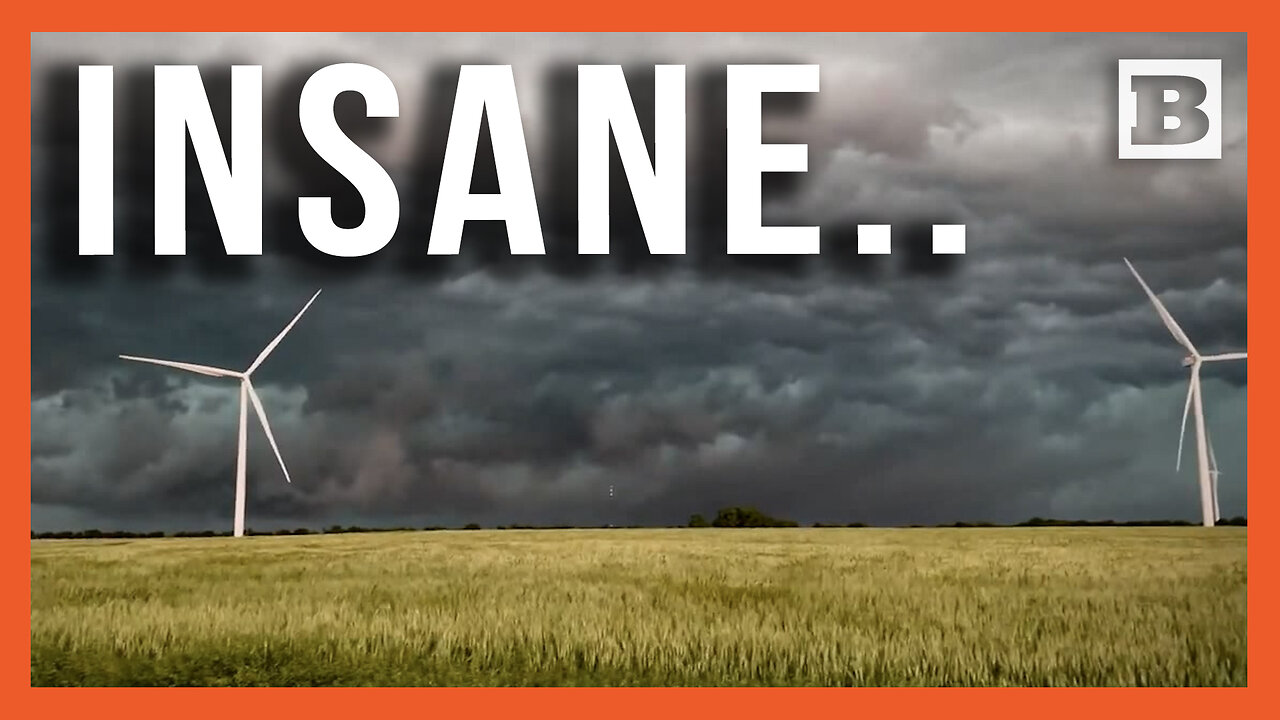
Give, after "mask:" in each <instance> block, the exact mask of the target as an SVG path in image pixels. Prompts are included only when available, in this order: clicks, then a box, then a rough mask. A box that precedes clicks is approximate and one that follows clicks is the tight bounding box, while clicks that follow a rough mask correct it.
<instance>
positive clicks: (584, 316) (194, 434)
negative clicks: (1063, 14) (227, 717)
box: [31, 35, 1247, 529]
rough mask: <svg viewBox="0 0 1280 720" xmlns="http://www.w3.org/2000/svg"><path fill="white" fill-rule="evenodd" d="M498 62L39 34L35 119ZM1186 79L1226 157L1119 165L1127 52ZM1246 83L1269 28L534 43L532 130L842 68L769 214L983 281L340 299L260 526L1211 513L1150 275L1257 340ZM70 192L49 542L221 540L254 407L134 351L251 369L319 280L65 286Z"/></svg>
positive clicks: (1234, 395) (517, 52) (459, 289)
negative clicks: (892, 239) (814, 69)
mask: <svg viewBox="0 0 1280 720" xmlns="http://www.w3.org/2000/svg"><path fill="white" fill-rule="evenodd" d="M73 49H74V50H73ZM483 49H484V46H483V45H482V44H481V43H480V41H479V40H478V39H477V38H468V37H460V38H437V37H429V38H412V37H399V36H398V37H392V38H378V39H373V38H368V37H361V36H338V37H316V36H296V37H293V36H289V37H282V38H274V39H272V41H271V42H270V43H268V42H267V41H266V40H264V39H262V38H252V37H250V38H246V37H229V38H227V37H204V36H200V37H189V38H181V39H174V38H166V37H159V38H154V39H152V40H149V41H143V42H139V41H138V40H137V39H131V40H128V41H124V40H120V39H113V38H108V37H98V38H90V39H83V38H66V37H56V36H35V37H33V66H34V69H33V87H36V88H37V91H36V96H35V98H34V99H33V101H34V103H35V104H34V110H33V112H34V113H35V117H34V118H33V121H34V122H35V123H36V124H37V125H39V124H40V123H39V121H40V112H41V110H40V108H41V105H40V91H39V90H38V88H39V86H40V83H39V82H38V79H39V78H40V77H41V75H40V73H41V72H42V68H47V67H48V66H49V65H50V64H53V63H57V62H60V61H63V60H66V59H72V58H74V59H77V60H78V59H85V58H86V57H88V58H90V59H93V60H96V61H114V62H118V63H126V62H130V61H136V62H158V61H161V59H164V60H165V61H169V60H177V61H184V62H185V61H201V62H205V61H208V62H221V61H224V60H226V59H229V58H246V57H247V58H250V59H252V60H253V61H254V62H261V63H262V64H263V65H264V66H266V68H267V70H268V71H270V69H271V68H272V67H273V65H275V64H283V63H287V62H288V60H289V59H291V58H298V57H302V56H314V57H327V58H335V57H336V58H338V59H342V60H358V61H362V62H369V63H371V64H374V65H376V66H378V67H380V68H382V69H383V70H384V71H386V72H388V74H390V75H391V76H392V77H393V79H395V80H396V82H397V87H398V89H400V91H401V93H402V98H401V102H402V108H404V109H405V110H406V111H409V110H410V109H413V108H418V107H419V106H420V105H421V102H419V101H418V100H417V99H416V98H412V97H411V96H412V94H413V93H414V92H417V91H418V90H419V89H420V88H421V86H422V79H421V77H420V72H421V68H423V67H426V66H428V65H430V64H431V63H433V62H436V61H439V60H442V59H443V60H453V59H456V58H457V57H459V56H467V55H470V56H474V55H475V54H476V52H477V51H478V50H483ZM1162 54H1164V55H1168V56H1180V55H1206V56H1212V57H1222V58H1223V59H1224V71H1225V78H1224V81H1225V86H1226V97H1225V107H1226V109H1227V119H1226V123H1225V124H1226V136H1225V137H1224V143H1225V145H1226V157H1225V158H1224V159H1223V160H1222V161H1219V162H1213V163H1164V164H1160V163H1137V164H1131V165H1125V164H1123V163H1118V162H1117V161H1115V160H1113V159H1110V158H1111V157H1113V156H1114V152H1113V149H1112V148H1113V142H1114V139H1113V137H1114V136H1113V133H1114V121H1108V118H1107V113H1108V112H1109V110H1108V106H1107V104H1106V100H1105V98H1106V97H1107V95H1108V93H1113V92H1114V79H1113V73H1114V60H1115V58H1117V57H1122V56H1129V55H1135V56H1161V55H1162ZM1244 55H1245V42H1244V38H1243V36H1194V37H1191V38H1177V37H1168V36H1110V35H1109V36H1037V37H1034V38H1031V37H1023V36H963V35H960V36H956V35H950V36H928V35H926V36H916V35H911V36H888V37H879V36H869V37H868V36H853V37H843V36H816V37H807V36H799V37H796V36H662V37H658V38H637V37H631V36H623V37H609V38H598V37H595V38H592V37H585V38H580V37H573V36H570V37H557V38H547V37H540V36H537V37H523V36H514V37H509V38H504V42H503V52H502V54H501V58H500V59H501V61H502V62H510V63H512V64H513V65H515V66H516V72H517V78H518V81H519V82H521V86H520V91H521V93H522V95H521V101H522V107H523V110H524V112H525V114H526V116H527V117H526V123H527V127H528V128H529V135H530V137H531V138H533V137H535V136H537V134H538V132H537V127H536V126H537V123H538V122H541V121H542V119H543V118H544V114H543V113H544V111H545V108H542V107H540V106H539V103H540V102H542V101H543V97H542V94H541V93H540V89H539V87H538V84H537V77H536V76H537V73H538V72H539V70H540V68H542V67H545V65H546V64H547V63H548V62H554V61H558V60H563V59H565V58H578V57H582V56H589V57H592V58H596V59H599V58H604V59H605V61H617V62H624V63H625V62H629V61H632V60H653V59H654V58H655V57H657V58H659V59H661V60H662V61H670V62H688V63H690V64H691V65H692V64H695V63H697V62H699V61H700V60H722V59H724V58H729V59H735V60H736V59H742V58H744V57H745V58H753V57H760V58H766V59H774V58H777V57H779V56H782V57H786V58H790V59H794V60H797V61H806V62H810V61H811V62H820V63H821V64H822V72H823V81H822V82H823V88H822V92H821V93H820V94H819V98H818V99H817V101H816V102H815V103H814V104H813V105H812V107H811V108H810V109H809V111H808V113H807V114H806V115H803V116H801V117H799V118H791V119H788V118H781V119H778V120H776V121H775V125H773V126H772V127H774V129H776V130H778V131H780V132H783V133H787V134H794V135H797V136H799V137H800V138H801V139H805V140H807V141H808V142H810V143H811V145H812V149H811V155H810V168H811V173H810V177H809V180H808V182H807V183H806V184H805V185H803V186H802V187H801V188H800V190H799V191H798V194H797V195H796V196H795V197H794V198H792V200H790V201H788V202H786V203H783V204H780V205H778V206H776V207H773V208H771V209H770V212H771V213H774V214H776V216H777V217H781V218H787V219H788V221H791V222H804V223H814V222H821V223H823V224H824V225H828V224H830V223H835V222H852V221H858V220H861V219H864V218H880V217H888V218H893V219H898V218H904V217H915V216H928V215H932V214H938V213H942V214H947V215H949V216H952V217H957V218H959V219H961V220H962V221H963V222H966V223H967V224H968V226H969V254H968V255H967V256H966V257H965V258H964V259H963V261H962V262H961V263H959V264H958V266H957V267H956V270H955V272H953V273H951V274H943V275H937V276H934V275H914V274H910V273H906V272H902V271H901V268H900V267H899V265H900V264H901V262H902V260H901V258H900V257H898V256H895V257H894V258H892V259H893V261H894V262H890V263H887V264H885V265H884V266H882V267H880V268H879V269H878V272H870V273H866V274H859V273H854V274H849V273H842V272H837V271H835V270H834V269H833V268H831V267H830V266H828V265H826V264H823V263H814V264H813V267H811V268H810V269H809V270H807V271H805V272H801V273H797V274H769V273H762V274H752V273H743V274H735V275H730V276H720V275H705V274H698V273H696V272H694V271H692V270H690V269H687V268H676V269H674V270H672V271H670V272H666V273H658V274H640V275H622V276H619V275H613V274H609V273H606V272H599V273H593V274H589V275H587V276H586V277H583V278H576V279H572V280H570V279H565V278H563V277H557V276H552V275H547V274H544V273H541V272H537V271H531V272H523V273H516V274H514V275H508V274H503V273H499V272H495V271H494V270H493V269H486V268H479V269H474V268H473V269H466V268H457V269H455V270H454V271H452V272H451V273H449V274H448V275H447V276H445V277H443V278H435V279H423V278H418V277H406V276H405V275H404V274H402V273H398V272H396V270H395V268H394V259H389V260H386V261H384V262H383V263H382V264H381V265H380V266H378V267H375V268H372V269H367V270H365V271H361V272H355V271H351V272H341V270H340V271H339V272H337V273H335V274H332V275H330V276H327V277H325V278H323V281H324V285H325V287H326V292H325V293H324V294H323V295H322V296H321V298H320V300H319V301H317V304H316V305H315V306H314V307H313V309H312V310H311V312H310V313H309V314H308V315H307V316H306V317H305V318H304V320H303V322H302V323H300V324H299V326H298V327H297V328H296V329H295V331H294V333H293V334H291V335H290V337H289V338H288V339H287V340H286V342H285V343H284V344H282V345H281V346H280V348H279V349H278V350H277V352H276V354H275V355H273V357H272V358H271V359H270V360H269V361H268V363H267V364H266V365H264V366H263V368H262V370H261V371H260V373H259V377H258V378H257V380H256V384H257V385H258V387H259V389H260V392H261V394H262V396H263V400H264V402H265V404H266V406H267V408H268V413H269V414H270V416H271V418H272V423H273V428H274V429H275V431H276V434H277V437H278V440H279V442H280V444H281V448H282V451H283V452H284V454H285V458H286V461H287V462H288V463H289V465H290V469H291V472H292V473H293V475H294V477H295V479H296V482H295V483H294V484H293V485H286V484H285V483H284V482H283V479H282V478H281V477H280V476H279V471H278V468H275V467H274V460H273V459H272V458H271V457H270V450H269V449H268V448H267V447H266V443H265V442H263V441H262V440H261V438H260V437H258V436H257V435H254V434H252V433H256V432H257V430H256V429H251V440H250V511H249V516H250V525H251V526H258V527H263V526H271V525H273V524H277V525H278V524H284V525H293V524H311V525H317V524H320V523H328V522H348V521H362V522H382V523H387V524H399V523H402V522H416V523H430V522H442V523H457V522H467V521H472V520H475V521H480V522H489V523H495V522H547V523H559V522H565V523H570V522H571V523H609V522H611V523H614V524H620V523H631V522H646V523H647V522H655V523H656V522H662V523H670V522H681V521H683V520H684V518H686V517H687V516H688V515H689V514H690V513H692V512H708V511H714V509H715V508H716V507H718V506H719V505H723V504H730V503H756V504H758V505H760V506H761V507H762V508H765V509H767V510H768V511H770V512H774V513H777V514H782V515H787V516H792V517H797V518H799V519H803V520H829V521H837V520H839V521H853V520H861V521H867V522H884V523H890V522H892V523H907V522H939V521H948V520H955V519H989V520H999V521H1007V520H1016V519H1022V518H1025V517H1028V516H1031V515H1041V516H1050V515H1052V516H1071V517H1076V516H1082V517H1116V518H1134V517H1186V518H1191V517H1194V516H1195V515H1196V511H1197V505H1196V490H1195V485H1194V480H1193V478H1192V476H1191V473H1190V472H1189V471H1188V470H1186V469H1184V473H1183V474H1182V475H1181V476H1175V475H1174V473H1173V460H1174V458H1173V453H1174V450H1175V448H1176V442H1177V438H1176V433H1177V422H1178V416H1179V414H1180V412H1181V409H1182V402H1183V395H1184V393H1185V385H1184V383H1185V379H1184V377H1183V373H1182V370H1181V368H1179V367H1178V359H1179V352H1178V348H1177V347H1176V346H1175V345H1173V343H1172V341H1171V339H1170V338H1168V336H1167V334H1166V333H1165V331H1164V329H1163V328H1162V327H1161V326H1160V324H1159V322H1158V320H1157V318H1156V317H1155V315H1154V313H1153V312H1152V311H1151V308H1150V307H1149V306H1148V305H1147V304H1146V302H1145V298H1144V297H1143V296H1142V294H1141V291H1140V289H1139V288H1138V287H1137V286H1136V284H1135V283H1133V281H1132V278H1131V277H1130V276H1129V275H1128V273H1127V271H1126V270H1125V268H1124V266H1123V264H1122V263H1120V256H1121V255H1122V254H1127V255H1129V256H1130V257H1132V258H1133V259H1134V261H1135V263H1137V264H1138V266H1139V268H1140V269H1141V270H1142V271H1143V272H1144V274H1145V275H1146V276H1147V279H1148V281H1149V282H1151V283H1152V285H1153V286H1154V287H1155V288H1156V289H1157V291H1158V292H1161V293H1162V295H1163V297H1164V298H1165V300H1166V302H1167V304H1168V305H1169V307H1170V309H1171V310H1172V311H1173V313H1174V314H1175V316H1177V317H1178V318H1179V320H1180V321H1181V322H1182V323H1183V325H1184V327H1185V328H1186V329H1187V332H1188V334H1190V335H1191V337H1192V338H1193V339H1194V340H1196V342H1197V344H1199V345H1200V346H1201V347H1202V348H1203V349H1205V350H1216V349H1223V350H1231V349H1237V348H1243V347H1246V345H1247V335H1246V330H1247V325H1246V317H1247V315H1246V277H1247V266H1246V258H1247V255H1246V237H1245V208H1246V203H1245V189H1246V184H1245V168H1246V165H1245V153H1246V142H1245V138H1246V128H1245V125H1244V117H1245V115H1244V109H1245V106H1246V99H1245V95H1244V88H1245V71H1246V68H1245V65H1244ZM1047 67H1049V68H1053V69H1054V70H1055V73H1054V75H1053V77H1052V78H1051V79H1046V68H1047ZM267 78H268V83H270V82H271V80H270V78H271V75H270V72H268V73H267ZM691 97H693V96H691ZM694 99H696V98H694ZM400 121H402V125H403V126H404V127H399V126H397V129H396V131H395V132H393V133H392V134H391V135H389V136H388V137H387V138H384V139H383V140H382V141H381V142H380V143H379V144H378V145H377V147H376V149H375V152H376V153H377V154H378V155H379V158H380V159H382V160H383V161H384V162H386V163H387V165H388V167H395V166H396V160H397V159H398V158H402V157H404V156H405V155H406V154H408V153H411V152H412V149H411V148H412V143H413V140H414V133H413V130H412V128H413V117H412V115H411V114H410V113H409V112H406V114H405V116H404V117H402V118H401V119H400ZM37 136H39V132H37ZM533 151H534V152H535V162H537V158H536V153H538V152H539V150H538V149H537V148H536V147H534V148H533ZM33 154H34V157H33V172H34V173H36V174H39V173H40V172H41V164H40V163H41V157H42V148H41V146H39V145H37V146H36V147H35V148H33ZM36 184H37V186H39V183H36ZM539 191H540V192H541V186H540V187H539ZM48 200H50V202H48V203H46V204H44V205H42V204H41V201H40V198H37V204H36V206H35V207H36V209H37V210H36V213H35V218H34V222H33V245H34V246H36V247H35V248H33V249H34V250H35V252H33V256H34V257H35V258H36V267H34V268H33V292H32V361H33V372H32V486H31V489H32V502H33V525H34V526H35V527H36V528H37V529H51V528H53V527H55V526H56V527H64V526H67V525H68V524H74V525H80V524H90V523H91V524H97V525H99V526H108V525H109V526H113V527H116V526H136V527H167V528H178V527H190V526H195V525H200V526H209V527H219V528H220V527H222V526H224V525H226V524H227V523H228V522H229V514H230V513H229V511H230V505H231V482H230V478H231V477H232V472H233V468H232V463H233V461H234V442H235V438H234V433H235V429H234V426H235V413H236V406H235V389H234V385H228V384H222V383H218V382H215V381H206V379H205V378H199V377H196V376H183V375H180V374H171V373H168V372H167V371H165V370H163V369H160V368H148V367H141V366H139V367H134V366H128V365H124V364H122V363H121V362H119V361H116V360H115V359H114V358H115V355H116V354H118V353H120V352H135V353H138V354H144V355H153V356H159V357H173V358H177V359H190V360H193V361H196V362H208V363H211V364H215V365H224V366H229V367H238V366H243V365H246V364H247V363H248V362H249V360H251V359H252V358H253V356H254V355H256V353H257V351H258V350H259V348H260V347H261V345H262V344H263V343H265V342H266V341H267V340H268V339H269V338H270V337H271V336H272V335H273V334H274V333H275V332H276V331H277V330H278V328H279V327H280V326H281V325H282V324H283V323H284V322H285V321H286V320H287V319H288V317H289V316H290V315H291V314H292V313H293V312H294V311H295V310H296V307H297V306H299V305H300V304H301V303H302V302H303V301H304V300H305V299H306V297H307V295H308V294H309V291H310V290H311V288H312V287H313V286H314V285H315V284H317V283H319V282H320V280H317V279H316V277H315V276H314V274H313V273H309V272H303V271H302V269H300V268H299V267H297V266H296V265H295V264H291V263H290V262H289V261H287V260H285V259H283V258H280V257H276V256H268V257H264V258H261V259H260V262H257V263H256V264H255V265H254V267H253V272H252V274H251V275H250V276H248V277H247V278H241V279H229V280H220V279H211V278H209V277H207V276H205V275H202V274H200V273H194V272H190V271H188V270H181V269H180V270H177V271H174V272H169V273H161V274H158V275H157V274H152V275H140V276H131V275H128V274H127V273H124V272H122V271H119V269H118V268H116V269H113V270H112V272H109V273H106V274H105V276H102V277H98V278H96V279H91V280H83V281H70V280H66V279H64V278H61V277H59V276H57V275H55V274H53V273H50V272H48V268H46V267H43V266H42V264H41V263H42V262H43V261H42V258H43V257H44V254H42V253H41V252H40V251H39V248H40V246H41V245H42V244H44V243H49V242H55V241H58V239H57V238H51V237H49V236H48V233H47V232H43V229H44V228H47V227H48V224H47V222H45V220H46V218H42V216H41V214H40V213H41V209H42V208H48V207H53V206H56V202H55V200H56V199H48ZM73 201H74V199H72V202H73ZM61 240H62V241H65V240H66V239H65V238H62V239H61ZM824 241H825V242H827V243H831V242H835V240H833V239H830V238H825V237H824ZM269 244H270V239H268V245H269ZM422 244H423V247H422V250H423V252H425V238H424V239H423V240H422ZM827 249H830V246H829V245H827V246H824V250H827ZM384 252H387V253H391V252H392V249H388V250H387V251H384ZM1246 393H1247V375H1246V370H1245V368H1244V365H1243V364H1239V365H1238V366H1235V367H1221V368H1213V369H1212V372H1209V373H1207V375H1206V385H1205V394H1206V403H1207V406H1206V414H1207V416H1208V418H1209V422H1210V427H1211V429H1212V431H1213V439H1214V443H1215V447H1216V450H1217V455H1218V458H1219V462H1220V463H1221V465H1222V467H1223V470H1224V478H1223V488H1222V494H1223V499H1222V505H1223V510H1224V513H1225V514H1240V513H1244V512H1245V510H1246V507H1245V481H1246V466H1245V432H1244V430H1245V417H1246V402H1245V401H1246ZM609 485H614V486H615V487H616V497H615V499H614V500H613V501H612V502H610V501H609V500H608V498H607V488H608V487H609Z"/></svg>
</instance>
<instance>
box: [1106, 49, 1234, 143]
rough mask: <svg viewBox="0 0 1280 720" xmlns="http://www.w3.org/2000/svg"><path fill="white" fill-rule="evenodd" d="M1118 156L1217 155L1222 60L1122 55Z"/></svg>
mask: <svg viewBox="0 0 1280 720" xmlns="http://www.w3.org/2000/svg"><path fill="white" fill-rule="evenodd" d="M1119 90H1120V118H1119V122H1118V126H1119V128H1118V129H1119V136H1120V159H1121V160H1130V159H1148V160H1152V159H1154V160H1163V159H1196V160H1217V159H1220V158H1221V157H1222V61H1221V60H1121V61H1120V86H1119Z"/></svg>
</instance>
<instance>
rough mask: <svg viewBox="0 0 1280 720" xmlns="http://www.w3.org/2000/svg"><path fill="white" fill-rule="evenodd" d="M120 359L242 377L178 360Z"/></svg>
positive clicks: (210, 374) (227, 371) (234, 373)
mask: <svg viewBox="0 0 1280 720" xmlns="http://www.w3.org/2000/svg"><path fill="white" fill-rule="evenodd" d="M120 357H121V359H123V360H133V361H135V362H144V363H151V364H152V365H164V366H165V367H172V368H178V369H179V370H186V371H187V372H193V373H199V374H201V375H208V376H209V377H240V373H238V372H236V371H235V370H225V369H223V368H216V367H211V366H209V365H195V364H193V363H184V362H177V361H176V360H157V359H155V358H144V357H135V356H133V355H121V356H120Z"/></svg>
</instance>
